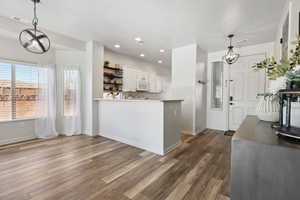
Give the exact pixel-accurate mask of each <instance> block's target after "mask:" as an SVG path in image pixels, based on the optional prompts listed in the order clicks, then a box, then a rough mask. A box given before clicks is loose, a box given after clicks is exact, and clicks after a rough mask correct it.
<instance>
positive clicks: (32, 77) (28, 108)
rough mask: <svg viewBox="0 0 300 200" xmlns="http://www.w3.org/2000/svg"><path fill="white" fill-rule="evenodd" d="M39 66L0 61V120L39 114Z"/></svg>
mask: <svg viewBox="0 0 300 200" xmlns="http://www.w3.org/2000/svg"><path fill="white" fill-rule="evenodd" d="M38 81H39V68H37V67H34V66H26V65H19V64H13V63H12V64H10V63H0V120H11V119H21V118H31V117H37V116H39V113H38V102H39V101H38V88H39V82H38Z"/></svg>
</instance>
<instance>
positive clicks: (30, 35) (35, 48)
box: [19, 0, 50, 54]
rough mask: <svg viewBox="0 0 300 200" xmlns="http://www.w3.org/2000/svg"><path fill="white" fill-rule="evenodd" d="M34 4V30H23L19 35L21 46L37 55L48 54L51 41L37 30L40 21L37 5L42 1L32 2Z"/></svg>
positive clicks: (34, 0)
mask: <svg viewBox="0 0 300 200" xmlns="http://www.w3.org/2000/svg"><path fill="white" fill-rule="evenodd" d="M31 1H33V3H34V9H33V12H34V17H33V20H32V25H33V28H28V29H25V30H23V31H22V32H21V33H20V35H19V41H20V44H21V45H22V46H23V47H24V48H25V49H26V50H27V51H29V52H31V53H36V54H43V53H46V52H47V51H48V50H49V49H50V39H49V38H48V36H47V35H46V34H45V33H43V32H42V31H40V30H38V29H37V26H38V22H39V19H38V18H37V14H36V5H37V3H40V0H31Z"/></svg>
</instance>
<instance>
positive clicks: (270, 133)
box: [233, 116, 300, 150]
mask: <svg viewBox="0 0 300 200" xmlns="http://www.w3.org/2000/svg"><path fill="white" fill-rule="evenodd" d="M234 140H246V141H249V142H255V143H260V144H266V145H277V146H282V147H287V148H296V149H299V150H300V140H295V139H294V140H290V139H288V138H284V137H281V136H280V137H278V136H277V135H276V134H275V131H274V130H273V129H272V128H271V123H270V122H265V121H260V120H259V119H258V118H257V117H256V116H247V117H246V119H245V120H244V122H243V123H242V125H241V126H240V128H239V129H238V130H237V131H236V133H235V134H234V136H233V141H234Z"/></svg>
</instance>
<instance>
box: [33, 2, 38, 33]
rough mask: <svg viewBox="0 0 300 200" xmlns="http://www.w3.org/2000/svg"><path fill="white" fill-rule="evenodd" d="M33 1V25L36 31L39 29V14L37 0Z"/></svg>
mask: <svg viewBox="0 0 300 200" xmlns="http://www.w3.org/2000/svg"><path fill="white" fill-rule="evenodd" d="M33 3H34V8H33V12H34V17H33V20H32V25H33V26H34V31H35V33H36V30H37V28H36V27H37V25H38V22H39V19H38V18H37V14H36V0H34V1H33Z"/></svg>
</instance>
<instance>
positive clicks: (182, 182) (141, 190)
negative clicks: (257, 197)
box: [0, 130, 231, 200]
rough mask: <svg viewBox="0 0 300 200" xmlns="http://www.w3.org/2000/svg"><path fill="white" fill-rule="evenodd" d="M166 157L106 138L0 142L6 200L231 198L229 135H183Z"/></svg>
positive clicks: (0, 185)
mask: <svg viewBox="0 0 300 200" xmlns="http://www.w3.org/2000/svg"><path fill="white" fill-rule="evenodd" d="M182 139H183V141H184V142H183V144H182V145H181V146H180V147H179V148H177V149H175V150H174V151H172V152H170V153H169V154H167V155H166V156H164V157H161V156H157V155H155V154H153V153H150V152H146V151H143V150H141V149H137V148H134V147H131V146H128V145H125V144H121V143H119V142H116V141H112V140H108V139H105V138H103V137H88V136H73V137H59V138H56V139H51V140H35V141H34V140H33V141H29V142H24V143H19V144H14V145H7V146H3V147H0V199H1V200H2V199H3V200H12V199H14V200H52V199H54V200H102V199H103V200H131V199H132V200H229V199H230V198H229V196H230V195H229V185H230V174H229V173H230V142H231V137H226V136H224V135H223V134H222V133H221V132H217V131H213V130H206V131H204V132H203V134H200V135H199V136H196V137H193V136H186V135H184V136H183V137H182Z"/></svg>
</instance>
